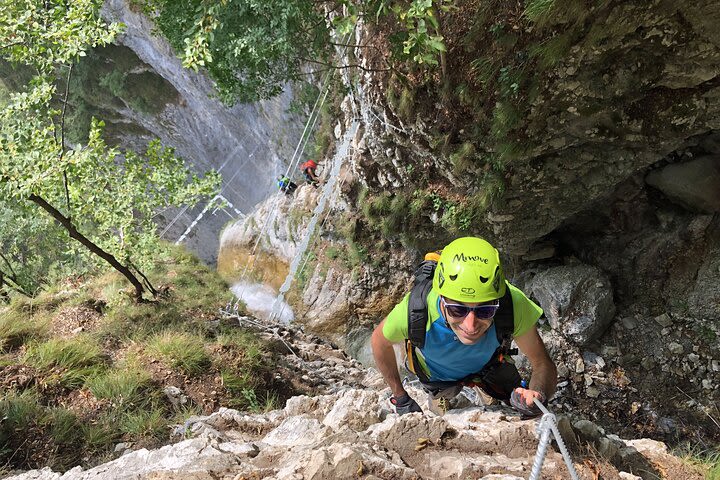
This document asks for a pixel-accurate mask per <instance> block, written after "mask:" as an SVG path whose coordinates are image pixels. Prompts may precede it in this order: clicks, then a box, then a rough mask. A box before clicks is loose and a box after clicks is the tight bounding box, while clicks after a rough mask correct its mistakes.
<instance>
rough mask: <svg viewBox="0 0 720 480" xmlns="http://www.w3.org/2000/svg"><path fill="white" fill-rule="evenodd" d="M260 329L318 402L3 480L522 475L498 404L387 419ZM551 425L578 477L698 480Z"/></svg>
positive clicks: (319, 355)
mask: <svg viewBox="0 0 720 480" xmlns="http://www.w3.org/2000/svg"><path fill="white" fill-rule="evenodd" d="M251 320H252V319H251ZM241 321H242V319H241ZM252 321H253V323H255V322H256V320H252ZM266 330H267V331H270V332H271V333H270V334H269V335H271V336H273V338H275V339H276V340H278V341H279V340H280V339H281V340H282V341H283V342H284V343H285V344H286V345H288V347H289V348H290V349H292V352H293V353H289V352H288V354H287V356H286V359H285V361H284V362H283V364H284V365H283V366H287V367H289V368H290V370H294V371H295V372H296V373H297V374H298V375H299V376H303V377H304V378H306V379H307V380H306V381H312V382H317V386H318V389H319V390H320V391H321V392H325V394H323V395H317V396H313V397H310V396H300V397H293V398H291V399H290V400H288V402H287V404H286V406H285V408H283V409H282V410H274V411H271V412H268V413H266V414H254V415H248V414H244V413H242V412H238V411H236V410H231V409H224V408H223V409H220V411H218V412H217V413H214V414H212V415H210V416H207V417H198V418H191V419H189V420H188V421H187V422H186V423H185V425H182V426H179V427H178V428H177V429H176V432H175V433H176V435H177V438H180V439H183V438H184V440H182V441H179V442H178V443H176V444H174V445H169V446H166V447H163V448H161V449H158V450H153V451H148V450H145V449H141V450H137V451H132V450H131V449H126V450H123V449H122V448H121V449H118V452H117V454H118V455H121V456H120V457H119V458H118V459H117V460H114V461H111V462H109V463H106V464H103V465H100V466H98V467H95V468H92V469H89V470H86V471H83V470H82V469H81V468H80V467H78V468H75V469H73V470H70V471H68V472H67V473H65V474H64V475H61V474H58V473H53V472H51V471H50V470H49V469H44V470H40V471H32V472H27V473H24V474H20V475H16V476H12V477H9V478H11V479H14V480H30V479H35V480H56V479H63V480H80V479H89V478H113V479H118V480H121V479H131V478H132V479H139V478H143V479H144V478H148V479H149V478H152V479H197V480H200V479H211V478H212V479H242V478H245V479H251V478H258V479H259V478H267V479H278V480H279V479H287V480H289V479H308V480H309V479H316V480H317V479H339V478H368V479H407V480H410V479H417V478H428V479H429V478H433V479H461V478H462V479H464V478H479V479H485V480H518V479H523V478H527V476H528V474H529V472H530V468H531V466H532V462H533V457H534V455H535V451H536V449H537V439H536V434H535V429H536V421H535V420H520V418H519V417H518V415H517V414H515V413H513V411H512V410H511V409H508V408H506V407H501V406H488V407H483V406H468V407H467V408H464V409H458V410H451V411H449V412H448V413H446V414H445V415H444V416H437V415H435V414H433V413H430V412H426V413H423V414H411V415H407V416H403V417H399V416H397V415H396V414H394V413H391V411H390V405H389V403H388V402H387V398H388V395H389V391H388V390H383V389H382V379H381V378H380V376H379V374H378V373H377V372H376V371H374V370H372V369H363V368H361V367H360V366H359V365H358V364H357V362H356V361H354V360H350V359H348V358H347V356H346V355H345V354H344V353H343V352H342V351H340V350H338V349H336V348H333V347H332V346H330V345H328V344H327V343H325V342H322V341H321V340H319V339H318V338H316V337H311V336H307V335H305V334H303V333H302V332H301V331H299V330H297V329H295V328H285V327H280V326H269V328H267V329H266ZM288 381H292V378H288ZM409 388H410V389H411V391H412V392H413V394H414V395H416V397H417V398H422V395H421V393H420V392H419V391H418V390H416V389H414V388H413V387H409ZM560 425H561V427H562V430H563V432H564V434H563V435H564V436H565V438H566V440H567V441H568V442H569V445H570V446H571V448H572V449H573V452H574V453H573V459H574V464H575V467H576V469H577V470H578V473H579V475H580V478H583V479H590V478H598V475H602V478H605V479H623V480H632V479H637V478H643V479H650V478H658V477H661V478H682V479H686V480H695V479H697V480H700V479H701V478H702V476H701V474H700V473H699V472H698V471H696V470H695V469H694V468H692V467H690V466H689V465H686V464H684V463H683V462H682V461H681V460H680V459H678V458H676V457H673V456H672V455H669V454H668V453H667V452H666V449H665V446H664V445H663V444H661V443H659V442H653V441H651V440H634V441H623V440H620V439H619V438H618V437H617V436H614V435H605V433H604V432H603V431H602V430H601V429H599V428H598V427H597V426H595V425H594V424H592V423H591V422H589V421H587V420H583V419H580V418H575V419H573V420H571V419H569V418H562V419H561V420H560ZM188 437H190V438H188ZM542 478H548V479H549V478H552V479H565V478H570V477H569V475H568V473H567V469H566V466H565V464H564V462H563V459H562V457H561V456H560V455H559V454H558V453H556V452H554V451H552V450H551V451H550V453H549V454H548V456H547V458H546V460H545V463H544V467H543V470H542Z"/></svg>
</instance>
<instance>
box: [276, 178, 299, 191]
mask: <svg viewBox="0 0 720 480" xmlns="http://www.w3.org/2000/svg"><path fill="white" fill-rule="evenodd" d="M277 184H278V188H280V190H281V191H282V192H285V195H292V194H293V192H295V189H296V188H297V184H296V183H295V182H293V181H292V180H290V178H288V177H287V176H286V175H278V176H277Z"/></svg>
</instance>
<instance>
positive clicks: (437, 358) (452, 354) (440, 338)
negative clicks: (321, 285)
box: [383, 283, 543, 381]
mask: <svg viewBox="0 0 720 480" xmlns="http://www.w3.org/2000/svg"><path fill="white" fill-rule="evenodd" d="M507 287H508V288H509V289H510V296H511V298H512V302H513V315H514V317H515V320H514V326H515V329H514V331H513V337H519V336H521V335H522V334H524V333H526V332H527V331H528V330H530V329H531V328H532V327H533V326H534V325H535V324H536V323H537V321H538V319H539V318H540V316H541V315H542V313H543V311H542V309H541V308H540V307H539V306H538V305H536V304H535V303H534V302H533V301H532V300H530V299H529V298H527V296H525V294H524V293H523V292H522V291H521V290H520V289H518V288H517V287H515V286H514V285H511V284H510V283H507ZM409 298H410V294H407V295H405V298H403V300H402V301H401V302H400V303H398V304H397V305H396V306H395V308H393V310H392V311H391V312H390V314H389V315H388V316H387V318H386V319H385V325H384V326H383V335H384V336H385V338H386V339H387V340H388V341H390V342H392V343H399V342H402V341H404V340H405V339H407V338H408V300H409ZM427 305H428V324H427V327H426V330H425V346H424V347H423V348H422V349H417V350H416V351H417V352H418V359H419V361H420V363H421V364H422V366H423V369H424V370H425V372H426V373H427V374H428V377H429V380H430V381H454V380H460V379H461V378H465V377H467V376H468V375H470V374H472V373H476V372H479V371H480V370H482V369H483V367H484V366H485V365H486V364H487V363H488V362H489V361H490V360H491V359H492V355H493V353H495V350H497V348H498V347H499V346H500V344H499V342H498V339H497V335H496V333H495V325H494V324H493V325H492V326H491V327H490V328H489V329H488V330H487V332H485V334H484V335H483V336H482V337H481V338H480V340H479V341H478V342H477V343H475V344H473V345H465V344H464V343H462V342H460V341H459V340H458V339H457V336H456V335H455V333H454V332H453V331H452V330H451V329H450V328H449V327H448V326H447V324H446V322H445V318H444V317H443V316H442V313H440V296H439V295H438V293H437V292H436V291H435V289H431V290H430V293H428V296H427Z"/></svg>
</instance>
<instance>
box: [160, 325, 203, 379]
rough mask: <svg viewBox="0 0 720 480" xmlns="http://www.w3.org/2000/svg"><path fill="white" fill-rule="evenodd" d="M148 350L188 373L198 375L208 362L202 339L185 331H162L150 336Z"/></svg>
mask: <svg viewBox="0 0 720 480" xmlns="http://www.w3.org/2000/svg"><path fill="white" fill-rule="evenodd" d="M148 348H149V351H150V352H152V353H155V354H158V355H160V356H162V357H163V358H164V360H165V361H166V362H167V363H168V364H169V365H170V366H171V367H173V368H179V369H181V370H182V371H183V372H185V373H186V374H188V375H198V374H200V373H202V372H203V371H205V369H206V368H207V367H208V365H209V364H210V358H209V357H208V355H207V353H205V347H204V343H203V339H202V338H201V337H200V336H199V335H191V334H189V333H186V332H171V331H166V332H163V333H161V334H159V335H157V336H155V337H154V338H152V339H151V340H150V342H149V344H148Z"/></svg>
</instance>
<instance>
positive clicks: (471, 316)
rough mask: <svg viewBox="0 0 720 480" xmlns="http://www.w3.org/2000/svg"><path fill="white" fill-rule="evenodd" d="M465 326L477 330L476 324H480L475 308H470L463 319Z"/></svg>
mask: <svg viewBox="0 0 720 480" xmlns="http://www.w3.org/2000/svg"><path fill="white" fill-rule="evenodd" d="M463 324H464V325H465V327H468V328H470V329H471V330H475V326H476V325H477V324H478V318H477V317H476V316H475V310H470V313H468V314H467V315H466V316H465V319H464V320H463Z"/></svg>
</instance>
